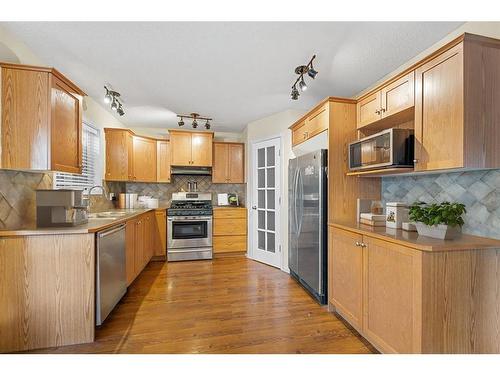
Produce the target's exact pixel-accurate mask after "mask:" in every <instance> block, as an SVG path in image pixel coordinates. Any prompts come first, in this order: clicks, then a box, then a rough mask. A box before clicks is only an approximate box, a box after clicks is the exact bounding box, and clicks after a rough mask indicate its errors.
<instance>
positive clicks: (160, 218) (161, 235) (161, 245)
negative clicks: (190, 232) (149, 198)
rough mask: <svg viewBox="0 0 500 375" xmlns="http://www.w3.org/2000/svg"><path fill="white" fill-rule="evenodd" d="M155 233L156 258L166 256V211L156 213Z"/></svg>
mask: <svg viewBox="0 0 500 375" xmlns="http://www.w3.org/2000/svg"><path fill="white" fill-rule="evenodd" d="M154 216H155V223H154V226H153V232H154V252H153V255H154V256H162V257H165V256H166V252H167V212H166V211H165V210H161V211H156V212H155V215H154Z"/></svg>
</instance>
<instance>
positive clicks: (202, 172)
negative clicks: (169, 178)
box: [170, 167, 212, 176]
mask: <svg viewBox="0 0 500 375" xmlns="http://www.w3.org/2000/svg"><path fill="white" fill-rule="evenodd" d="M170 174H174V175H179V174H182V175H197V176H211V175H212V168H211V167H171V169H170Z"/></svg>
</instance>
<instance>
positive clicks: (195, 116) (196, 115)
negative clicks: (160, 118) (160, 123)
mask: <svg viewBox="0 0 500 375" xmlns="http://www.w3.org/2000/svg"><path fill="white" fill-rule="evenodd" d="M177 117H180V118H181V119H180V121H179V122H178V124H179V126H184V117H185V118H192V119H193V122H192V123H191V126H192V127H193V129H196V128H198V120H205V121H206V122H205V129H207V130H209V129H210V128H211V125H210V121H212V119H211V118H209V117H201V116H200V114H199V113H195V112H193V113H191V114H189V115H177Z"/></svg>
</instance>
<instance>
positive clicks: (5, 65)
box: [0, 62, 87, 96]
mask: <svg viewBox="0 0 500 375" xmlns="http://www.w3.org/2000/svg"><path fill="white" fill-rule="evenodd" d="M0 66H1V67H2V68H8V69H18V70H32V71H38V72H47V73H51V74H53V75H54V76H56V77H57V78H59V79H60V80H61V81H64V83H66V84H67V85H68V86H69V87H71V89H72V90H74V91H75V92H76V93H77V94H78V95H81V96H87V94H86V93H85V92H84V91H83V90H82V89H80V88H79V87H78V86H77V85H76V84H75V83H73V82H72V81H71V80H70V79H68V78H67V77H66V76H65V75H64V74H62V73H61V72H60V71H58V70H57V69H55V68H51V67H43V66H34V65H25V64H14V63H7V62H0Z"/></svg>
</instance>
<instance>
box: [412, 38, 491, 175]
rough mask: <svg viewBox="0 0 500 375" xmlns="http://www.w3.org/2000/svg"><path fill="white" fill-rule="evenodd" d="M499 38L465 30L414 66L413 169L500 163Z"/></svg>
mask: <svg viewBox="0 0 500 375" xmlns="http://www.w3.org/2000/svg"><path fill="white" fill-rule="evenodd" d="M499 65H500V41H499V40H496V39H490V38H485V37H479V36H476V35H469V34H465V36H463V37H462V41H461V42H460V43H458V44H456V45H454V46H452V47H451V48H448V49H447V50H445V51H444V52H442V53H440V54H439V55H437V56H435V57H434V58H432V59H431V60H429V61H427V62H426V63H425V64H423V65H421V66H420V67H418V68H417V70H416V80H415V83H416V88H415V92H416V98H415V159H416V160H415V170H417V171H429V170H439V169H453V168H498V167H500V122H499V121H498V119H499V118H500V107H499V106H498V103H499V102H500V74H499V71H498V66H499Z"/></svg>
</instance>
